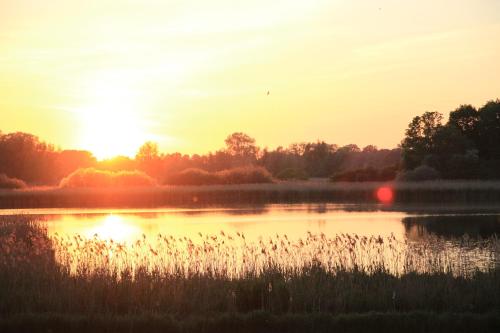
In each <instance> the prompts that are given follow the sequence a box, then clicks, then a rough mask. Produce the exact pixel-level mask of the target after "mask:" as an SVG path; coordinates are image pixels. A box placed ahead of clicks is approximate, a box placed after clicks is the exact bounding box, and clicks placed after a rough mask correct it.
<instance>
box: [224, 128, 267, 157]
mask: <svg viewBox="0 0 500 333" xmlns="http://www.w3.org/2000/svg"><path fill="white" fill-rule="evenodd" d="M224 142H225V143H226V152H227V153H228V154H229V155H231V156H233V157H234V158H235V161H236V163H237V164H251V163H254V162H255V161H256V158H257V153H258V152H259V148H258V147H257V146H256V145H255V139H254V138H251V137H250V136H248V135H247V134H245V133H241V132H236V133H233V134H231V135H229V136H228V137H227V138H226V140H224Z"/></svg>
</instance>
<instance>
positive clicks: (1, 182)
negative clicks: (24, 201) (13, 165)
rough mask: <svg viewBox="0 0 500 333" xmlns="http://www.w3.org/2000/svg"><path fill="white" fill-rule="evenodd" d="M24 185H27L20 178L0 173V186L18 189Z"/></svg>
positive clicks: (24, 186)
mask: <svg viewBox="0 0 500 333" xmlns="http://www.w3.org/2000/svg"><path fill="white" fill-rule="evenodd" d="M26 187H27V185H26V183H25V182H23V181H22V180H21V179H17V178H10V177H8V176H7V175H5V174H3V173H1V174H0V188H5V189H20V188H26Z"/></svg>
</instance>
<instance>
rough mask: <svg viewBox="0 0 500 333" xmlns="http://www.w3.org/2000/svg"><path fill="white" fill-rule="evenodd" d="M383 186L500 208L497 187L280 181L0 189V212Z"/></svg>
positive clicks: (368, 197) (345, 194) (307, 196)
mask: <svg viewBox="0 0 500 333" xmlns="http://www.w3.org/2000/svg"><path fill="white" fill-rule="evenodd" d="M381 186H389V187H391V188H392V190H393V192H394V201H393V203H394V204H428V203H432V204H437V203H439V204H467V205H473V204H495V205H496V204H500V182H483V181H464V182H457V181H429V182H406V183H405V182H399V183H398V182H396V183H377V182H369V183H329V182H316V181H306V182H280V183H276V184H242V185H207V186H161V187H138V188H81V189H71V188H69V189H68V188H65V189H60V188H39V189H26V190H0V208H73V207H78V208H89V207H96V208H97V207H113V208H117V207H136V208H142V207H165V206H176V207H178V206H193V205H198V206H202V205H231V204H245V205H255V204H266V203H270V204H271V203H299V202H300V203H310V202H336V203H375V202H377V197H376V191H377V189H379V188H380V187H381Z"/></svg>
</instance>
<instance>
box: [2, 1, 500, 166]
mask: <svg viewBox="0 0 500 333" xmlns="http://www.w3.org/2000/svg"><path fill="white" fill-rule="evenodd" d="M499 35H500V2H499V1H494V0H477V1H468V0H443V1H431V0H422V1H415V2H410V1H397V0H380V1H376V2H375V1H372V0H359V1H345V0H328V1H327V0H318V1H310V0H276V1H272V2H269V1H264V0H255V1H242V0H241V1H239V0H213V1H189V0H182V1H181V0H172V1H156V0H142V1H136V0H85V1H84V0H71V1H68V0H51V1H35V0H4V1H0V126H1V127H0V130H1V131H2V132H4V133H5V132H13V131H24V132H29V133H33V134H35V135H38V136H39V137H40V138H42V139H43V140H46V141H48V142H51V143H54V144H55V145H57V146H60V147H62V148H77V149H88V150H91V151H92V152H93V153H94V154H95V155H96V156H97V157H98V158H106V157H110V156H113V155H118V154H121V155H128V156H133V155H134V154H135V152H136V151H137V149H138V147H139V146H140V145H141V144H142V143H143V142H145V141H148V140H150V141H156V142H158V144H159V146H160V150H162V151H164V152H172V151H181V152H184V153H206V152H207V151H210V150H211V151H213V150H216V149H219V148H221V147H222V146H223V141H224V138H225V137H226V136H227V135H228V134H230V133H232V132H235V131H242V132H246V133H248V134H249V135H250V136H252V137H254V138H256V140H257V144H259V145H261V146H268V147H270V148H275V147H277V146H279V145H283V146H287V145H288V144H290V143H293V142H303V141H315V140H317V139H320V140H325V141H327V142H330V143H337V144H339V145H345V144H349V143H355V144H358V145H359V146H361V147H362V146H365V145H368V144H375V145H378V146H379V147H387V148H392V147H395V146H396V145H397V144H398V143H399V142H400V140H401V138H402V136H403V135H404V130H405V128H406V126H407V124H408V123H409V122H410V120H411V119H412V118H413V117H414V116H415V115H417V114H421V113H423V112H424V111H439V112H442V113H445V114H446V113H448V112H449V111H451V110H452V109H453V108H455V107H457V106H458V105H460V104H463V103H470V104H473V105H477V106H480V105H483V104H484V103H485V102H486V101H488V100H490V99H494V98H498V97H500V96H499V95H498V92H499V91H500V81H499V80H498V79H497V77H498V73H500V62H499V61H498V59H500V43H498V36H499ZM267 91H269V92H270V94H269V95H268V94H267Z"/></svg>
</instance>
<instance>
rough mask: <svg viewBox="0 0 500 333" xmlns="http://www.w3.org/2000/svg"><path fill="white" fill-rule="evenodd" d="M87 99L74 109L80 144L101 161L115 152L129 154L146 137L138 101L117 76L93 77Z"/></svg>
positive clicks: (130, 89) (136, 148)
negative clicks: (110, 77) (96, 78)
mask: <svg viewBox="0 0 500 333" xmlns="http://www.w3.org/2000/svg"><path fill="white" fill-rule="evenodd" d="M88 95H89V96H88V97H87V99H88V102H87V103H86V104H84V105H82V106H81V107H79V108H77V109H76V110H75V111H76V113H77V115H78V122H79V126H80V129H81V135H80V140H79V141H80V146H81V147H82V149H85V150H89V151H91V152H92V153H93V154H94V156H96V158H98V159H100V160H102V159H106V158H111V157H114V156H118V155H123V156H129V157H133V156H134V155H135V153H136V152H137V150H138V149H139V147H140V146H141V145H142V144H143V143H144V142H145V141H147V140H148V135H147V131H146V129H145V126H144V119H142V118H141V112H140V109H141V107H144V105H141V100H140V98H139V96H138V95H137V93H135V91H134V90H133V89H132V88H131V87H130V85H128V84H127V82H126V81H125V82H121V81H120V78H119V77H117V78H114V79H113V80H110V79H109V78H107V79H103V78H100V79H99V80H95V82H94V84H93V85H92V87H91V89H90V93H89V94H88Z"/></svg>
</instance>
